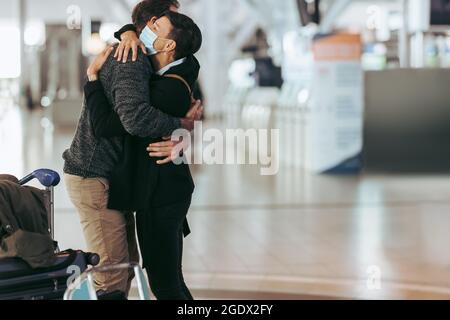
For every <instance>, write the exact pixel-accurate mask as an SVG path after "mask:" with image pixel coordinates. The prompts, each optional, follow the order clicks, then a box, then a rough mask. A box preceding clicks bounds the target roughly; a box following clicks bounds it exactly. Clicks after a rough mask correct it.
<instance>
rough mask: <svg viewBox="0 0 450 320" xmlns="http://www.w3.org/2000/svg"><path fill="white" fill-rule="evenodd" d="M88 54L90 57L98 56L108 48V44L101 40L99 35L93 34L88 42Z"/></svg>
mask: <svg viewBox="0 0 450 320" xmlns="http://www.w3.org/2000/svg"><path fill="white" fill-rule="evenodd" d="M86 47H87V52H88V53H89V54H90V55H94V56H95V55H98V54H99V53H101V52H102V51H103V49H105V48H106V43H105V42H104V41H103V40H102V39H101V38H100V35H99V34H98V33H93V34H92V35H91V37H90V38H89V40H88V42H87V46H86Z"/></svg>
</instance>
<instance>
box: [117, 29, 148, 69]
mask: <svg viewBox="0 0 450 320" xmlns="http://www.w3.org/2000/svg"><path fill="white" fill-rule="evenodd" d="M121 38H122V41H121V42H120V44H119V46H118V47H117V49H116V53H115V54H114V58H116V59H117V61H121V60H122V62H123V63H125V62H127V60H128V55H129V54H130V50H132V51H133V58H132V59H133V61H136V60H137V56H138V50H139V49H138V48H141V50H142V52H143V53H145V54H147V48H145V45H144V43H143V42H142V41H141V40H140V39H139V38H138V36H137V34H136V32H134V31H127V32H124V33H123V34H122V36H121Z"/></svg>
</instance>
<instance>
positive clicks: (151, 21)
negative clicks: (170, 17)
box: [147, 17, 158, 28]
mask: <svg viewBox="0 0 450 320" xmlns="http://www.w3.org/2000/svg"><path fill="white" fill-rule="evenodd" d="M156 20H158V18H157V17H152V18H151V19H150V20H148V21H147V26H148V27H149V28H151V27H153V25H154V24H155V22H156Z"/></svg>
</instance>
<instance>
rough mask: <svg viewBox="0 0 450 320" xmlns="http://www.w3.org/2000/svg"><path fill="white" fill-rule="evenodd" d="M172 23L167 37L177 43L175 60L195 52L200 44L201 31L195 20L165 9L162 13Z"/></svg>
mask: <svg viewBox="0 0 450 320" xmlns="http://www.w3.org/2000/svg"><path fill="white" fill-rule="evenodd" d="M163 16H164V17H167V18H168V19H169V21H170V23H171V24H172V27H173V29H172V31H171V32H170V34H169V38H170V39H172V40H174V41H175V42H176V43H177V47H176V49H175V60H178V59H181V58H184V57H187V56H189V55H192V54H195V53H197V52H198V50H200V48H201V46H202V39H203V37H202V32H201V30H200V28H199V27H198V26H197V25H196V24H195V22H194V21H193V20H192V19H191V18H189V17H188V16H186V15H184V14H181V13H177V12H173V11H167V12H165V13H164V14H163Z"/></svg>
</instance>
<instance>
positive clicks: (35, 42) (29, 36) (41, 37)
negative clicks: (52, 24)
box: [24, 20, 46, 47]
mask: <svg viewBox="0 0 450 320" xmlns="http://www.w3.org/2000/svg"><path fill="white" fill-rule="evenodd" d="M24 40H25V44H26V45H27V46H30V47H33V46H42V45H44V44H45V40H46V34H45V23H44V21H39V20H34V21H30V22H28V23H27V25H26V27H25V35H24Z"/></svg>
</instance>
